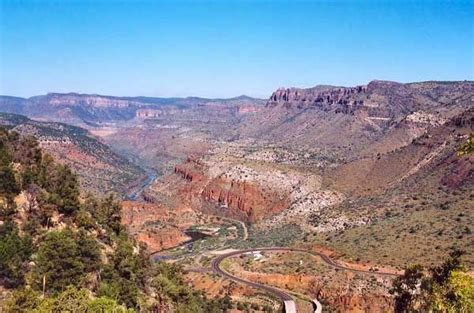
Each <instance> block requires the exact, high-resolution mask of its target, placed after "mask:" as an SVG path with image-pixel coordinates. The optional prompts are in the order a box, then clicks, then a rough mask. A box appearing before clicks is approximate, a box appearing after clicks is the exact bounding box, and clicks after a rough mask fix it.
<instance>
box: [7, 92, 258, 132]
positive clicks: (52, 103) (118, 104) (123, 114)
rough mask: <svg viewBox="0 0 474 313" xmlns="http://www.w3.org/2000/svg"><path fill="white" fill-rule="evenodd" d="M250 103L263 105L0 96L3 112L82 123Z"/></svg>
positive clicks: (230, 101) (242, 100)
mask: <svg viewBox="0 0 474 313" xmlns="http://www.w3.org/2000/svg"><path fill="white" fill-rule="evenodd" d="M249 104H256V105H263V104H264V100H262V99H255V98H251V97H248V96H239V97H235V98H229V99H207V98H199V97H186V98H177V97H174V98H160V97H144V96H138V97H116V96H104V95H97V94H79V93H48V94H46V95H39V96H33V97H30V98H20V97H11V96H0V112H6V113H14V114H22V115H25V116H28V117H31V118H35V119H40V120H53V121H59V122H65V123H68V124H73V125H80V126H87V125H95V124H97V123H106V122H114V121H128V120H131V119H133V118H134V117H136V113H137V111H138V110H143V109H160V110H186V109H193V108H195V107H197V106H207V105H213V106H215V105H218V106H223V107H234V106H235V107H236V108H238V107H239V106H244V105H249Z"/></svg>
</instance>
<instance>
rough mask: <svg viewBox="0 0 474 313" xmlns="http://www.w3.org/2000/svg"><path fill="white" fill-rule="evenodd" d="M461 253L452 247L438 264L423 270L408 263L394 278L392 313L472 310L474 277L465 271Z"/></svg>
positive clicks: (473, 308)
mask: <svg viewBox="0 0 474 313" xmlns="http://www.w3.org/2000/svg"><path fill="white" fill-rule="evenodd" d="M461 256H462V252H460V251H458V250H455V251H453V252H452V253H451V254H450V256H449V258H448V259H447V260H446V261H445V262H443V263H442V264H441V265H439V266H434V267H432V268H430V269H429V271H428V272H427V273H426V272H424V271H423V268H422V267H420V266H412V267H409V268H407V269H406V270H405V274H404V275H402V276H400V277H398V278H396V279H395V280H394V283H393V288H392V290H391V292H392V293H393V294H395V311H396V312H449V313H451V312H452V313H455V312H466V313H467V312H474V279H473V278H472V277H470V276H469V275H468V274H466V273H465V269H464V267H463V265H462V262H461Z"/></svg>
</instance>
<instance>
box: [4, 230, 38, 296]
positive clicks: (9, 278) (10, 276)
mask: <svg viewBox="0 0 474 313" xmlns="http://www.w3.org/2000/svg"><path fill="white" fill-rule="evenodd" d="M31 253H32V243H31V238H30V237H28V236H23V237H21V236H20V235H19V234H18V229H17V227H16V225H15V224H13V223H11V222H6V223H4V224H3V225H1V226H0V276H1V277H2V278H3V281H4V283H5V285H6V286H7V287H10V288H12V287H18V286H19V285H22V284H23V282H24V272H25V269H24V263H25V262H26V261H27V260H28V259H29V257H30V255H31Z"/></svg>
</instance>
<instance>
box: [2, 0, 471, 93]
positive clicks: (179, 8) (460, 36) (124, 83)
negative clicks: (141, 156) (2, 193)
mask: <svg viewBox="0 0 474 313" xmlns="http://www.w3.org/2000/svg"><path fill="white" fill-rule="evenodd" d="M0 3H1V7H0V94H8V95H17V96H25V97H26V96H32V95H37V94H44V93H47V92H53V91H55V92H70V91H75V92H83V93H99V94H110V95H127V96H134V95H147V96H188V95H193V96H206V97H230V96H237V95H241V94H248V95H251V96H259V97H268V96H269V94H270V93H271V92H272V91H273V90H274V89H276V88H278V87H280V86H287V87H290V86H297V87H310V86H314V85H317V84H334V85H348V86H350V85H357V84H365V83H367V82H368V81H370V80H372V79H387V80H395V81H401V82H409V81H420V80H465V79H468V80H473V79H474V47H473V46H474V35H473V33H474V18H473V16H474V1H337V0H336V1H243V0H242V1H133V0H130V1H105V0H103V1H74V0H69V1H68V0H65V1H9V0H0Z"/></svg>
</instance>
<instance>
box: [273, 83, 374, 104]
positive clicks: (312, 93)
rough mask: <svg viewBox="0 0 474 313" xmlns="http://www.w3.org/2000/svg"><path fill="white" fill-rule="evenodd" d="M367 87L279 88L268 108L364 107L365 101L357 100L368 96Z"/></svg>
mask: <svg viewBox="0 0 474 313" xmlns="http://www.w3.org/2000/svg"><path fill="white" fill-rule="evenodd" d="M366 93H367V86H357V87H348V88H346V87H329V86H328V87H326V86H322V87H315V88H309V89H299V88H279V89H278V90H277V91H275V92H274V93H273V94H272V95H271V96H270V99H269V101H268V102H267V104H266V106H267V107H275V106H277V105H279V104H283V105H287V106H290V105H292V104H296V106H299V107H303V106H319V107H321V108H329V107H330V106H331V105H339V106H341V107H346V108H347V106H348V105H353V106H357V105H362V104H363V100H359V99H356V96H357V95H361V94H366Z"/></svg>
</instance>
